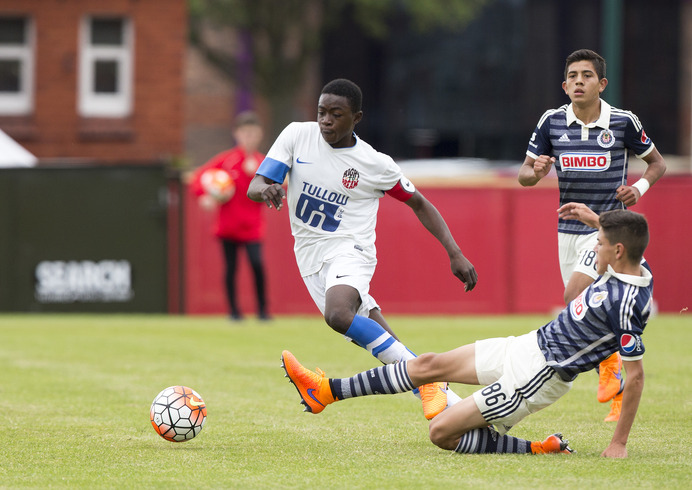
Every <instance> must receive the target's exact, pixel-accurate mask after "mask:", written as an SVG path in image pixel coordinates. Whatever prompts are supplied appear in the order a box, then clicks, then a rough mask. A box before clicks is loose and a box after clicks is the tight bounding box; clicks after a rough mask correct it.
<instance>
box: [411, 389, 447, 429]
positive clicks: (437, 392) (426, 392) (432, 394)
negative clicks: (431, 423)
mask: <svg viewBox="0 0 692 490" xmlns="http://www.w3.org/2000/svg"><path fill="white" fill-rule="evenodd" d="M418 391H419V392H420V399H421V401H422V402H423V415H425V418H426V419H428V420H430V419H432V418H433V417H435V416H436V415H438V414H439V413H441V412H442V410H444V409H445V408H447V383H442V382H436V383H429V384H427V385H423V386H419V387H418Z"/></svg>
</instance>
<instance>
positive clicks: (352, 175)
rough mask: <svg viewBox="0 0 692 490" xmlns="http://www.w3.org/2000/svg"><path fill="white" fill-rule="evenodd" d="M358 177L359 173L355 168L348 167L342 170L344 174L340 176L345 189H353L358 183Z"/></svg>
mask: <svg viewBox="0 0 692 490" xmlns="http://www.w3.org/2000/svg"><path fill="white" fill-rule="evenodd" d="M358 179H360V174H359V173H358V170H356V169H355V168H349V169H348V170H346V171H345V172H344V176H343V177H342V178H341V183H342V184H343V185H344V187H345V188H346V189H353V188H354V187H356V186H357V185H358Z"/></svg>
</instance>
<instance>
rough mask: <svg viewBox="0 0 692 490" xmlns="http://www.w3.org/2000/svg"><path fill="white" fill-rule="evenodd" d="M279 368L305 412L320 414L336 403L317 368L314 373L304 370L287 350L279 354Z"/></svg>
mask: <svg viewBox="0 0 692 490" xmlns="http://www.w3.org/2000/svg"><path fill="white" fill-rule="evenodd" d="M281 367H282V368H284V371H286V377H288V379H289V380H291V383H293V385H294V386H295V387H296V390H298V394H299V395H300V398H301V399H302V400H301V402H300V403H302V404H303V405H305V410H304V411H305V412H311V413H320V412H321V411H322V410H324V408H325V407H326V406H327V405H329V404H330V403H334V402H335V401H336V398H334V396H333V395H332V389H331V388H330V387H329V379H328V378H327V377H326V376H325V374H324V371H322V370H321V369H320V368H317V372H316V373H315V372H313V371H310V370H309V369H306V368H304V367H303V366H301V365H300V363H299V362H298V360H297V359H296V358H295V356H294V355H293V354H291V353H290V352H289V351H287V350H285V351H283V353H282V354H281Z"/></svg>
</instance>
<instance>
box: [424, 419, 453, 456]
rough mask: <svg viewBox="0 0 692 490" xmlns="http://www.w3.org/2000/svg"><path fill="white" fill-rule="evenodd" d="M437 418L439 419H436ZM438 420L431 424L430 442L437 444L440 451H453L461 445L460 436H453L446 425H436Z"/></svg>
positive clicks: (433, 420)
mask: <svg viewBox="0 0 692 490" xmlns="http://www.w3.org/2000/svg"><path fill="white" fill-rule="evenodd" d="M436 418H437V417H436ZM436 418H435V419H432V421H431V422H430V427H429V429H428V430H429V433H428V435H429V436H430V442H432V443H433V444H435V445H436V446H437V447H439V448H440V449H446V450H448V451H453V450H454V449H456V447H457V444H458V443H459V436H458V435H457V434H452V433H450V432H449V430H447V429H446V428H445V426H444V424H440V423H436V421H435V420H436Z"/></svg>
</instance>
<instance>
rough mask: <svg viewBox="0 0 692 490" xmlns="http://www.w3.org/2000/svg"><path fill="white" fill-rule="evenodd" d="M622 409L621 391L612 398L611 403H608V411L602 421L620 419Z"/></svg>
mask: <svg viewBox="0 0 692 490" xmlns="http://www.w3.org/2000/svg"><path fill="white" fill-rule="evenodd" d="M621 411H622V393H618V394H617V395H615V398H613V403H611V404H610V413H609V414H608V415H607V416H606V418H604V419H603V421H604V422H617V421H618V420H620V412H621Z"/></svg>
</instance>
